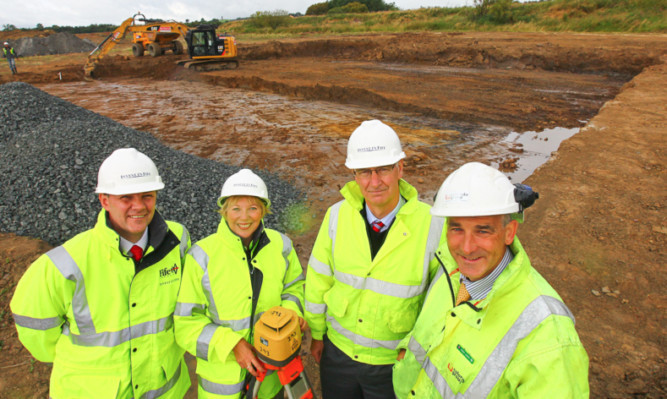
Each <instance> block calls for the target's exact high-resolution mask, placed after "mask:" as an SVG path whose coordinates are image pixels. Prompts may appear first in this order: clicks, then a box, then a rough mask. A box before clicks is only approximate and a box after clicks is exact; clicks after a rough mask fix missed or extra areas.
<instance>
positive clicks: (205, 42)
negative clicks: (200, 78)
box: [185, 25, 226, 58]
mask: <svg viewBox="0 0 667 399" xmlns="http://www.w3.org/2000/svg"><path fill="white" fill-rule="evenodd" d="M185 42H186V43H187V44H188V52H189V53H190V58H195V57H210V56H221V55H223V54H225V50H226V49H225V44H226V43H225V40H224V39H220V40H219V39H218V37H217V35H216V33H215V27H214V26H212V25H200V26H198V27H197V28H196V29H191V30H189V31H188V33H187V34H186V35H185Z"/></svg>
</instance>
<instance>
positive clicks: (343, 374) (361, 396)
mask: <svg viewBox="0 0 667 399" xmlns="http://www.w3.org/2000/svg"><path fill="white" fill-rule="evenodd" d="M391 372H392V365H391V364H386V365H379V366H377V365H372V364H366V363H359V362H356V361H354V360H352V359H350V357H349V356H347V355H346V354H345V353H343V352H342V351H341V350H340V349H338V348H337V347H336V346H335V345H334V344H332V343H331V341H330V340H329V338H328V337H327V336H326V335H325V336H324V350H323V352H322V359H321V360H320V380H321V381H322V398H323V399H395V398H396V395H395V394H394V386H393V385H392V381H391Z"/></svg>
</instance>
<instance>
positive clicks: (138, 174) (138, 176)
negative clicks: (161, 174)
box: [120, 172, 151, 179]
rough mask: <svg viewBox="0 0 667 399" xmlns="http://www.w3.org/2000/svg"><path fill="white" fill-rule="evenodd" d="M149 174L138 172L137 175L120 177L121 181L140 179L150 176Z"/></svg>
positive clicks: (130, 174)
mask: <svg viewBox="0 0 667 399" xmlns="http://www.w3.org/2000/svg"><path fill="white" fill-rule="evenodd" d="M150 175H151V173H150V172H138V173H128V174H126V175H120V178H121V179H138V178H140V177H146V176H150Z"/></svg>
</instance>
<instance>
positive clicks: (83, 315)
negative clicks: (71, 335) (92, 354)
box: [46, 246, 96, 334]
mask: <svg viewBox="0 0 667 399" xmlns="http://www.w3.org/2000/svg"><path fill="white" fill-rule="evenodd" d="M46 256H48V257H49V259H51V262H53V264H54V265H55V266H56V268H57V269H58V271H60V273H61V274H62V275H63V277H65V278H66V279H67V280H70V281H74V283H76V287H75V288H74V295H73V296H72V313H73V314H74V320H76V326H77V327H78V328H79V331H80V332H81V334H95V333H96V331H95V325H94V324H93V317H92V316H91V315H90V307H89V306H88V299H87V297H86V284H85V282H84V281H83V274H82V273H81V269H80V268H79V265H77V264H76V262H75V261H74V259H73V258H72V256H71V255H70V254H69V252H67V250H66V249H65V248H64V247H62V246H60V247H56V248H53V249H52V250H50V251H49V252H47V253H46Z"/></svg>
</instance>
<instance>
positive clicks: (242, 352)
mask: <svg viewBox="0 0 667 399" xmlns="http://www.w3.org/2000/svg"><path fill="white" fill-rule="evenodd" d="M218 205H219V206H220V210H219V213H220V214H221V215H222V220H221V221H220V225H219V226H218V231H217V232H216V233H214V234H212V235H210V236H208V237H206V238H204V239H203V240H201V241H199V242H198V243H196V244H195V245H194V246H193V247H192V250H191V251H190V252H189V253H188V256H187V257H186V262H185V271H184V276H183V283H182V285H181V290H180V293H179V296H178V303H177V305H176V311H175V313H174V322H175V328H176V341H177V342H178V343H179V344H180V345H181V346H182V347H183V348H185V349H186V350H187V351H188V352H190V353H191V354H192V355H194V356H196V357H197V376H198V381H199V388H198V395H199V397H200V398H218V397H228V398H239V397H240V396H241V394H242V392H243V390H244V389H245V386H246V381H247V379H246V377H250V376H249V374H252V375H253V376H257V374H258V372H260V373H263V372H264V371H265V369H264V367H263V365H262V363H261V362H260V361H259V360H258V359H257V357H256V356H255V354H254V351H253V348H252V345H251V344H250V343H249V342H252V341H251V336H252V328H253V325H254V321H256V320H258V319H259V316H260V314H261V313H263V312H264V311H266V310H268V309H270V308H271V307H273V306H278V305H279V306H282V307H285V308H288V309H291V310H294V311H295V312H296V313H297V314H298V315H299V319H300V322H301V327H302V329H303V328H305V326H306V325H305V321H303V318H302V317H303V284H304V276H303V271H302V269H301V264H300V263H299V259H298V257H297V255H296V252H295V251H294V248H293V247H292V242H291V240H290V239H289V238H288V237H287V236H285V235H284V234H282V233H279V232H277V231H275V230H272V229H268V228H265V227H264V224H263V218H264V216H265V215H266V214H267V213H269V212H270V211H269V209H270V207H271V201H270V200H269V196H268V192H267V189H266V184H264V181H262V179H261V178H260V177H259V176H257V175H256V174H254V173H253V172H252V171H250V170H249V169H242V170H241V171H239V172H238V173H236V174H234V175H232V176H230V177H229V178H228V179H227V180H226V181H225V183H224V185H223V186H222V192H221V194H220V198H219V199H218ZM280 389H281V386H280V382H279V381H278V378H277V374H275V373H273V374H270V375H269V376H267V377H266V379H264V381H263V382H262V384H261V389H260V392H259V397H260V398H272V397H274V396H276V394H278V393H279V392H280Z"/></svg>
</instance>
